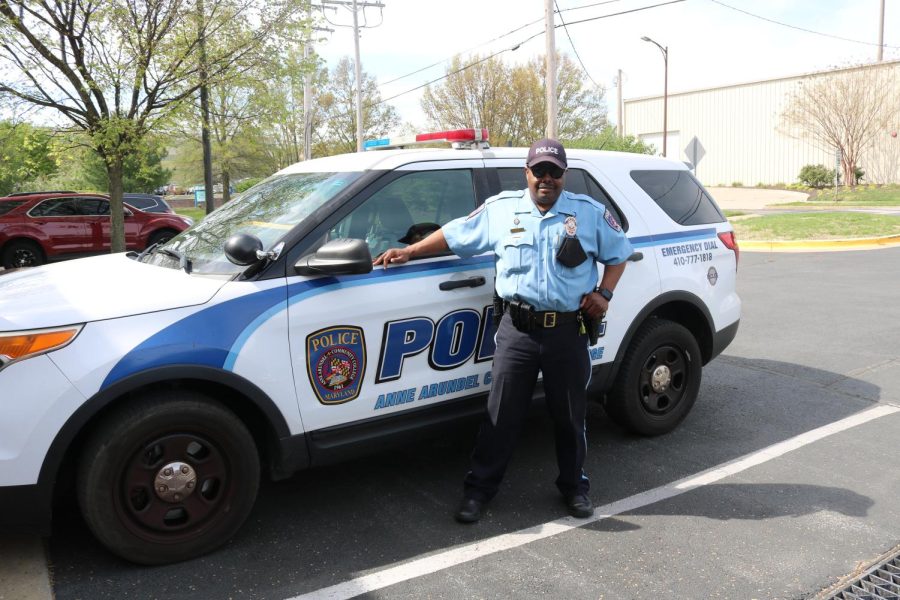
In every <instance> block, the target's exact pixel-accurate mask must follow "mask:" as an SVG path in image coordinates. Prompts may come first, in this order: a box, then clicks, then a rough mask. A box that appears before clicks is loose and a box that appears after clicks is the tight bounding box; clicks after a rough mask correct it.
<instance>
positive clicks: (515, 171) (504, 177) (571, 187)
mask: <svg viewBox="0 0 900 600" xmlns="http://www.w3.org/2000/svg"><path fill="white" fill-rule="evenodd" d="M497 175H498V176H499V177H500V189H501V190H521V189H525V188H526V187H527V186H528V182H527V181H526V179H525V170H524V169H523V168H519V167H517V168H510V167H503V168H499V169H497ZM565 187H566V190H567V191H569V192H572V193H573V194H584V195H585V196H590V197H591V198H593V199H594V200H596V201H597V202H599V203H601V204H603V205H604V206H605V207H606V208H608V209H609V212H611V213H612V214H613V216H614V217H615V218H616V221H618V222H619V223H621V225H622V231H628V220H627V219H626V218H625V216H624V215H623V214H622V213H621V211H619V209H618V207H616V205H615V204H614V203H613V201H612V199H610V197H609V195H607V193H606V192H605V191H603V188H602V187H600V184H599V183H597V182H596V181H594V178H593V177H591V176H590V174H589V173H588V172H587V171H585V170H584V169H569V170H568V171H566V182H565Z"/></svg>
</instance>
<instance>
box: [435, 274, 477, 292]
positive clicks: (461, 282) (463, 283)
mask: <svg viewBox="0 0 900 600" xmlns="http://www.w3.org/2000/svg"><path fill="white" fill-rule="evenodd" d="M480 285H484V277H481V276H480V275H479V276H476V277H469V278H468V279H457V280H456V281H442V282H441V283H440V284H438V287H439V288H440V289H441V290H442V291H445V292H446V291H447V290H455V289H456V288H461V287H478V286H480Z"/></svg>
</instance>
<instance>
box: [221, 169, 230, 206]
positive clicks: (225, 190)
mask: <svg viewBox="0 0 900 600" xmlns="http://www.w3.org/2000/svg"><path fill="white" fill-rule="evenodd" d="M230 187H231V174H230V173H229V172H228V171H222V204H228V202H230V201H231V191H230V190H229V188H230Z"/></svg>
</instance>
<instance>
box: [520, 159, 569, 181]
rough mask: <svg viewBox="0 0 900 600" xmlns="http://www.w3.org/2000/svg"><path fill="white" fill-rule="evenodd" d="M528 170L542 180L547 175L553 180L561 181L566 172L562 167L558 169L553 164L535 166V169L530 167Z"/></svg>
mask: <svg viewBox="0 0 900 600" xmlns="http://www.w3.org/2000/svg"><path fill="white" fill-rule="evenodd" d="M528 170H529V171H531V174H532V175H534V176H535V177H537V178H538V179H541V178H542V177H543V176H544V175H546V174H547V173H549V174H550V177H552V178H553V179H559V178H560V177H562V176H563V175H564V174H565V172H566V170H565V169H563V168H562V167H557V166H556V165H554V164H553V163H547V162H542V163H538V164H536V165H534V166H533V167H528Z"/></svg>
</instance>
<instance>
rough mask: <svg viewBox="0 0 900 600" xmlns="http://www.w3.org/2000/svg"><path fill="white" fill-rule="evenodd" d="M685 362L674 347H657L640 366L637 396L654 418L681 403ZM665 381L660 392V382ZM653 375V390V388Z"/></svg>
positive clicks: (678, 350)
mask: <svg viewBox="0 0 900 600" xmlns="http://www.w3.org/2000/svg"><path fill="white" fill-rule="evenodd" d="M688 366H689V363H688V359H687V356H686V355H685V353H684V350H682V349H681V348H678V347H677V346H671V345H666V346H660V347H659V348H657V349H656V350H654V351H653V352H651V353H650V355H649V356H648V357H647V360H645V361H644V364H643V366H642V367H641V376H640V380H639V381H638V393H639V395H640V397H641V404H642V405H643V406H644V409H645V410H646V411H647V412H648V413H650V414H652V415H655V416H663V415H666V414H668V413H670V412H672V411H673V410H675V408H676V407H677V406H678V405H679V404H680V403H681V401H682V400H683V399H684V396H685V393H686V392H687V384H688ZM660 375H663V376H664V377H663V379H668V382H667V384H666V386H665V389H660V386H659V381H658V380H659V379H660ZM654 376H656V380H657V383H656V387H654Z"/></svg>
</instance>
